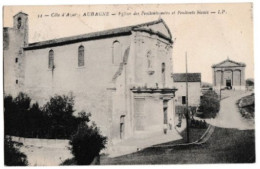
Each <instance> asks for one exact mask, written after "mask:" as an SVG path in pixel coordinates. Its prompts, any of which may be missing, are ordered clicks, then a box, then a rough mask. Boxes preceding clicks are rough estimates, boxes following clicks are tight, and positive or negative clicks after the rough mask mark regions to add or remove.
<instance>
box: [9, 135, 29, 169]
mask: <svg viewBox="0 0 260 169" xmlns="http://www.w3.org/2000/svg"><path fill="white" fill-rule="evenodd" d="M21 146H22V145H21V143H17V142H14V141H12V139H11V137H8V136H5V139H4V148H5V151H4V161H5V165H7V166H27V165H28V161H27V157H26V155H25V154H24V153H21V152H20V150H19V148H20V147H21Z"/></svg>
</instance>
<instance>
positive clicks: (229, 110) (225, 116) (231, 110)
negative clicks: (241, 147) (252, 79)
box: [207, 92, 255, 130]
mask: <svg viewBox="0 0 260 169" xmlns="http://www.w3.org/2000/svg"><path fill="white" fill-rule="evenodd" d="M251 93H252V92H246V93H242V94H238V95H236V94H234V95H232V96H230V97H228V98H225V99H223V100H221V102H220V111H219V113H218V115H217V117H216V118H215V119H208V120H207V122H208V123H210V124H212V125H214V126H217V127H222V128H235V129H239V130H247V129H254V127H255V126H254V121H253V120H248V119H245V118H243V117H242V116H241V114H240V112H239V110H238V107H237V105H236V102H237V100H239V99H240V98H241V97H244V96H248V95H250V94H251Z"/></svg>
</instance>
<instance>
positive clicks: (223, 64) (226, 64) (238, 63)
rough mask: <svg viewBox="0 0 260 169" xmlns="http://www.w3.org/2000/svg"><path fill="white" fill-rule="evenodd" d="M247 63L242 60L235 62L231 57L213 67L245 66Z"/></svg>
mask: <svg viewBox="0 0 260 169" xmlns="http://www.w3.org/2000/svg"><path fill="white" fill-rule="evenodd" d="M245 66H246V65H245V64H244V63H241V62H235V61H232V60H230V59H226V60H224V61H222V62H220V63H218V64H215V65H213V66H212V68H218V67H220V68H223V67H245Z"/></svg>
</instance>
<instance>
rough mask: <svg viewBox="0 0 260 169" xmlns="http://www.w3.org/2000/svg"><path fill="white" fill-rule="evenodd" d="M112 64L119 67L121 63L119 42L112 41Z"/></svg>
mask: <svg viewBox="0 0 260 169" xmlns="http://www.w3.org/2000/svg"><path fill="white" fill-rule="evenodd" d="M112 55H113V56H112V63H113V64H115V65H119V64H120V63H121V62H122V57H121V46H120V42H118V41H114V42H113V53H112Z"/></svg>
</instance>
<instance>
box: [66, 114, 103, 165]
mask: <svg viewBox="0 0 260 169" xmlns="http://www.w3.org/2000/svg"><path fill="white" fill-rule="evenodd" d="M88 117H89V116H88ZM106 142H107V138H106V137H104V136H102V135H101V134H100V131H99V129H98V128H97V126H96V125H95V124H94V123H93V124H92V125H90V126H88V125H87V124H86V123H82V124H81V125H80V126H79V128H78V131H77V133H76V134H75V135H73V137H72V138H71V140H70V145H71V146H72V148H71V153H72V154H73V155H74V158H75V161H76V162H77V165H89V164H90V163H91V162H92V161H93V159H94V158H95V157H96V156H98V155H99V153H100V151H101V150H102V149H104V148H105V144H106Z"/></svg>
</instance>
